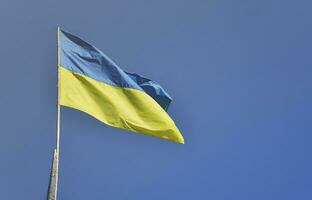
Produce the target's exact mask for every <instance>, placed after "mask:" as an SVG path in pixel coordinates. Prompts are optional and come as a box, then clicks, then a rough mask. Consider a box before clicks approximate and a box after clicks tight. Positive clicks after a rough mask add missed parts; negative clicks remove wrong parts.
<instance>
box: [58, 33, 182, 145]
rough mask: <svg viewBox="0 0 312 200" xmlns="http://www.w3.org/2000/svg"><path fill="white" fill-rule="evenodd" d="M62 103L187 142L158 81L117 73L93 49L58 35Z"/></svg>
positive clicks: (105, 120) (119, 124)
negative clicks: (171, 114)
mask: <svg viewBox="0 0 312 200" xmlns="http://www.w3.org/2000/svg"><path fill="white" fill-rule="evenodd" d="M59 37H60V38H59V40H60V46H59V49H60V52H59V56H60V64H59V66H58V73H59V103H60V104H61V105H63V106H67V107H71V108H74V109H77V110H80V111H83V112H85V113H87V114H89V115H91V116H93V117H95V118H96V119H98V120H100V121H101V122H103V123H106V124H108V125H110V126H113V127H117V128H122V129H126V130H129V131H134V132H139V133H144V134H147V135H151V136H155V137H159V138H163V139H167V140H171V141H175V142H179V143H184V139H183V137H182V135H181V133H180V131H179V130H178V128H177V127H176V125H175V123H174V122H173V120H172V119H171V118H170V117H169V115H168V114H167V112H166V110H167V109H168V106H169V104H170V103H171V101H172V99H171V97H170V96H169V95H168V93H167V92H166V91H165V90H164V89H163V88H162V87H161V86H160V85H159V84H158V83H157V82H155V81H152V80H150V79H148V78H145V77H143V76H140V75H138V74H135V73H129V72H125V71H123V70H122V69H121V68H119V67H118V66H117V65H116V64H115V63H114V62H113V61H112V60H111V59H110V58H109V57H108V56H106V55H105V54H104V53H103V52H101V51H100V50H98V49H97V48H96V47H94V46H93V45H91V44H89V43H87V42H85V41H83V40H82V39H80V38H78V37H77V36H74V35H73V34H70V33H68V32H65V31H63V30H61V31H60V33H59Z"/></svg>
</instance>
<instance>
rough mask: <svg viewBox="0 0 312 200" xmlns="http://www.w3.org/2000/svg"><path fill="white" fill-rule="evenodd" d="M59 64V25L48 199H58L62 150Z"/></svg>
mask: <svg viewBox="0 0 312 200" xmlns="http://www.w3.org/2000/svg"><path fill="white" fill-rule="evenodd" d="M59 66H60V27H57V100H56V106H57V117H56V118H57V119H56V148H55V149H54V153H53V162H52V168H51V177H50V186H49V191H48V200H56V199H57V183H58V166H59V152H60V125H61V123H60V120H61V116H60V111H61V106H60V104H59V97H60V74H59V70H58V69H59Z"/></svg>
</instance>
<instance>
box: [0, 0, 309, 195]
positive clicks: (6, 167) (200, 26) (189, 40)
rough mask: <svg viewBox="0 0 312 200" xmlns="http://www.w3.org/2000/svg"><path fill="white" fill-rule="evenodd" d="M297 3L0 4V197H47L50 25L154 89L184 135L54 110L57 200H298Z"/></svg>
mask: <svg viewBox="0 0 312 200" xmlns="http://www.w3.org/2000/svg"><path fill="white" fill-rule="evenodd" d="M311 6H312V3H311V1H308V0H298V1H291V0H283V1H282V0H262V1H257V0H236V1H233V0H218V1H217V0H208V1H204V0H192V1H191V0H189V1H181V0H180V1H178V0H172V1H165V0H158V1H143V0H133V1H120V0H110V1H104V0H103V1H100V0H97V1H96V0H89V1H81V0H75V1H74V0H67V1H59V0H58V1H42V0H29V1H21V0H20V1H17V0H3V1H2V3H1V7H0V26H1V32H0V44H1V45H0V55H1V74H2V76H1V79H0V89H1V91H2V93H1V98H0V106H1V112H2V115H1V116H0V120H1V122H2V123H1V126H0V156H1V164H0V177H1V178H0V193H1V199H5V200H18V199H29V200H37V199H38V200H41V199H44V198H45V195H46V193H47V188H48V182H49V173H50V166H51V158H52V151H53V148H54V145H55V123H56V122H55V120H56V107H55V103H56V27H57V26H58V25H59V26H61V27H62V28H63V29H65V30H67V31H70V32H72V33H75V34H76V35H79V36H81V37H82V38H84V39H86V40H87V41H88V42H90V43H92V44H94V45H95V46H97V47H98V48H99V49H101V50H102V51H104V52H105V53H106V54H107V55H109V56H110V57H111V58H112V59H113V60H114V61H115V62H116V63H117V64H118V65H119V66H120V67H122V68H123V69H124V70H126V71H132V72H136V73H139V74H142V75H144V76H146V77H149V78H151V79H153V80H156V81H157V82H159V83H161V84H162V86H163V87H164V88H166V89H167V91H168V92H169V94H170V95H171V96H172V98H173V99H174V101H173V103H172V105H171V107H170V108H169V114H170V115H171V116H172V118H173V119H174V120H175V122H176V124H177V126H178V127H179V128H180V130H181V132H182V133H183V135H184V137H185V140H186V144H185V145H180V144H177V143H172V142H168V141H163V140H160V139H156V138H152V137H147V136H144V135H140V134H135V133H130V132H126V131H124V130H120V129H114V128H111V127H109V126H107V125H105V124H102V123H100V122H99V121H97V120H95V119H93V118H91V117H90V116H88V115H86V114H84V113H81V112H79V111H76V110H72V109H69V108H62V113H61V120H62V122H61V123H62V124H61V160H60V180H59V181H60V182H59V199H60V200H61V199H66V200H68V199H75V200H85V199H112V200H146V199H148V200H158V199H163V200H167V199H168V200H169V199H170V200H171V199H179V200H184V199H185V200H189V199H213V200H229V199H231V200H232V199H235V200H236V199H237V200H250V199H252V200H263V199H266V200H279V199H280V200H288V199H289V200H293V199H300V200H310V199H312V192H311V191H312V190H311V188H312V181H311V180H312V172H311V168H312V159H311V155H310V154H311V151H312V146H311V140H312V135H311V133H312V123H311V112H312V106H311V102H312V92H311V91H312V90H311V89H312V79H311V74H312V68H311V66H312V60H311V50H312V39H311V35H312V26H311V25H312V24H311V18H312V13H311V9H310V8H311ZM103 106H105V105H103Z"/></svg>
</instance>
